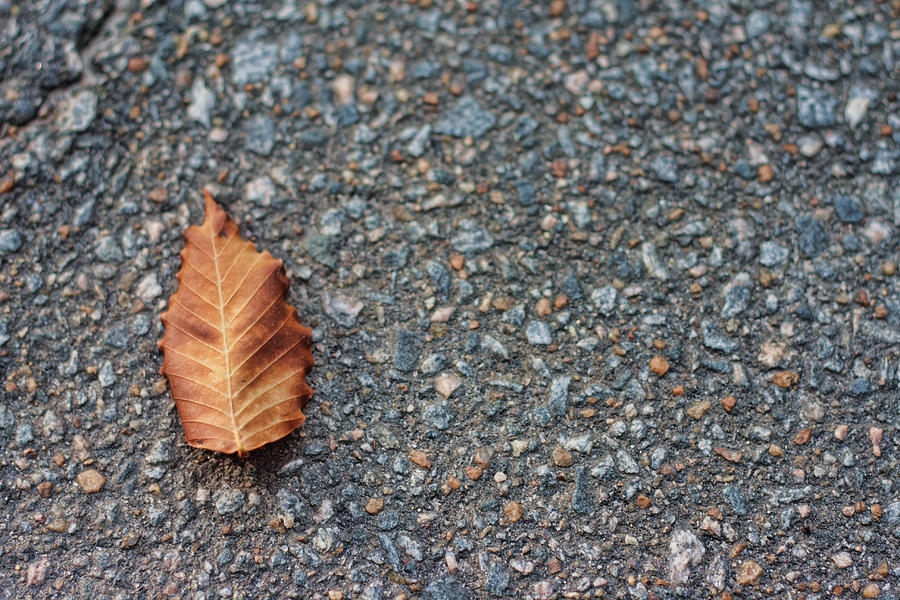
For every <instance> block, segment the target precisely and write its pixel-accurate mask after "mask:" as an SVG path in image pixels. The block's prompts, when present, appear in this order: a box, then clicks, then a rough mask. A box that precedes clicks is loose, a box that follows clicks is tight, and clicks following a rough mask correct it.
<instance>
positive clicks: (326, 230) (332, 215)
mask: <svg viewBox="0 0 900 600" xmlns="http://www.w3.org/2000/svg"><path fill="white" fill-rule="evenodd" d="M346 217H347V213H346V212H345V211H344V209H342V208H330V209H328V210H326V211H325V212H323V213H322V218H321V219H320V220H319V233H321V234H322V235H327V236H329V237H334V236H336V235H340V234H341V230H342V229H343V225H344V221H345V220H346Z"/></svg>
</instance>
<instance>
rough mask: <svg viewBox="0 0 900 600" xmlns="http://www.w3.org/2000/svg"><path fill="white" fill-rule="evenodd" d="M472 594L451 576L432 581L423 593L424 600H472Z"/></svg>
mask: <svg viewBox="0 0 900 600" xmlns="http://www.w3.org/2000/svg"><path fill="white" fill-rule="evenodd" d="M471 598H472V594H471V593H470V592H469V590H467V589H466V588H465V587H464V586H463V585H462V584H461V583H459V582H458V581H456V580H455V579H454V578H453V577H452V576H451V575H445V576H443V577H442V578H440V579H438V580H436V581H432V582H431V583H429V584H428V585H427V586H425V589H424V590H423V591H422V600H471Z"/></svg>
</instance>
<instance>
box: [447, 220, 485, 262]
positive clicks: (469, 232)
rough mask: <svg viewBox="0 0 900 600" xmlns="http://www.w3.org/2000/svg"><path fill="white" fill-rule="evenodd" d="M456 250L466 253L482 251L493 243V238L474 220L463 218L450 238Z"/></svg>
mask: <svg viewBox="0 0 900 600" xmlns="http://www.w3.org/2000/svg"><path fill="white" fill-rule="evenodd" d="M450 243H452V244H453V248H454V249H456V251H457V252H461V253H463V254H466V255H472V254H476V253H478V252H484V251H485V250H487V249H488V248H490V247H491V246H493V245H494V238H493V237H491V234H490V233H488V231H487V230H486V229H485V228H483V227H481V226H479V225H478V224H477V223H476V222H475V221H472V220H470V219H464V220H462V221H461V222H460V224H459V228H458V229H457V232H456V235H454V236H453V238H452V239H451V240H450Z"/></svg>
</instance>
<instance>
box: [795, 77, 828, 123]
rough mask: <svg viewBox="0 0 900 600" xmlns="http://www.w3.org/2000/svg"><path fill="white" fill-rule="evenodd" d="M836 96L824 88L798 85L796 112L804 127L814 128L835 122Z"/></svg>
mask: <svg viewBox="0 0 900 600" xmlns="http://www.w3.org/2000/svg"><path fill="white" fill-rule="evenodd" d="M837 103H838V100H837V98H835V97H833V96H832V95H831V94H829V93H828V92H827V91H825V90H814V89H811V88H806V87H800V88H799V89H798V90H797V113H798V117H799V119H800V123H801V124H802V125H803V126H804V127H809V128H810V129H816V128H820V127H831V126H832V125H834V124H835V123H836V121H837V120H836V118H835V116H834V113H835V110H836V109H837Z"/></svg>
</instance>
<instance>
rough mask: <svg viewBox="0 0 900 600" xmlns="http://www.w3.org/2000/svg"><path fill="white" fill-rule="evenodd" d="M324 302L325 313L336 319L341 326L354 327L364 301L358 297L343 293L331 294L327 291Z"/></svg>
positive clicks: (323, 298) (323, 296)
mask: <svg viewBox="0 0 900 600" xmlns="http://www.w3.org/2000/svg"><path fill="white" fill-rule="evenodd" d="M322 304H323V306H324V308H325V314H327V315H328V316H329V317H331V318H332V319H334V321H335V322H336V323H337V324H338V325H340V326H341V327H347V328H350V327H353V326H354V325H356V318H357V316H358V315H359V313H360V312H361V311H362V309H363V303H362V302H360V301H359V300H357V299H356V298H350V297H348V296H344V295H343V294H335V295H333V296H332V295H331V294H329V293H328V292H325V293H324V294H323V295H322Z"/></svg>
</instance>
